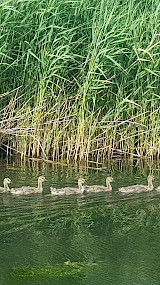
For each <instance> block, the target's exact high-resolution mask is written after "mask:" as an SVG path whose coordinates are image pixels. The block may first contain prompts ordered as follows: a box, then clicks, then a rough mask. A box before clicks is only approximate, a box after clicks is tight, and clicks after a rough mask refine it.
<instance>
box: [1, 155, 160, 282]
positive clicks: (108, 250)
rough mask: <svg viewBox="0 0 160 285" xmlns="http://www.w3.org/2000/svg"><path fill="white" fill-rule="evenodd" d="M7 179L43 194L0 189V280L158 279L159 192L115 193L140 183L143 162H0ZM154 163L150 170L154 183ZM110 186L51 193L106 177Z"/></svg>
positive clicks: (100, 181)
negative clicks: (104, 190)
mask: <svg viewBox="0 0 160 285" xmlns="http://www.w3.org/2000/svg"><path fill="white" fill-rule="evenodd" d="M0 169H1V176H0V181H1V184H2V180H3V178H4V177H10V178H11V180H12V187H16V186H22V185H32V186H34V185H36V183H37V182H36V181H37V177H38V176H39V175H44V176H45V177H46V181H45V182H44V194H42V195H28V196H17V197H15V196H11V195H9V194H7V195H4V194H1V195H0V243H1V246H0V284H1V285H10V284H12V285H14V284H15V285H17V284H22V285H23V284H25V285H27V284H34V285H36V284H40V285H41V284H43V285H44V284H52V285H53V284H54V285H58V284H60V285H67V284H68V285H69V284H70V285H72V284H74V285H75V284H77V285H83V284H85V285H91V284H95V285H97V284H100V285H103V284H104V285H106V284H112V285H128V284H129V285H152V284H153V285H156V284H157V285H159V280H160V268H159V264H160V194H157V193H156V192H155V191H153V192H152V193H148V194H146V193H144V194H139V195H138V194H137V195H128V196H127V195H126V196H125V195H120V194H119V193H118V191H117V190H118V187H120V186H125V185H130V184H135V183H144V184H146V177H147V175H148V174H149V172H150V170H151V168H150V166H145V167H141V165H140V166H139V164H138V165H135V164H133V163H132V164H128V165H119V164H118V163H117V162H116V163H115V162H112V163H110V164H109V165H106V166H103V167H99V168H97V167H89V168H86V167H73V166H71V167H67V166H64V167H62V166H51V165H46V164H36V163H31V164H29V165H19V164H18V163H15V162H14V163H11V162H10V163H7V162H6V161H3V162H1V163H0ZM158 169H159V168H158V167H157V168H156V167H155V168H154V170H153V171H152V173H153V174H154V176H155V181H154V184H155V186H157V185H160V181H158V175H159V170H158ZM107 175H112V176H113V177H114V183H113V193H112V194H110V193H108V194H104V193H98V194H87V195H79V196H72V197H52V196H51V195H50V193H49V188H50V186H51V185H52V186H56V187H61V186H64V185H65V186H76V183H77V178H78V177H79V176H83V177H84V178H85V179H86V181H87V184H88V185H91V184H102V185H105V177H106V176H107Z"/></svg>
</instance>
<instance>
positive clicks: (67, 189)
mask: <svg viewBox="0 0 160 285" xmlns="http://www.w3.org/2000/svg"><path fill="white" fill-rule="evenodd" d="M84 182H85V180H84V179H83V178H79V179H78V188H71V187H65V188H60V189H56V188H53V187H51V188H50V189H51V194H52V195H56V196H63V195H73V194H83V193H84V191H85V187H84V185H83V184H84Z"/></svg>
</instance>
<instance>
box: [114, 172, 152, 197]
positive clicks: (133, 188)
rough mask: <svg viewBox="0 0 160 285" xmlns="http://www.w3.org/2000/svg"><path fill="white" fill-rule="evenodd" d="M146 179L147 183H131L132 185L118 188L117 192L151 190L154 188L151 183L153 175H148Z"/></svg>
mask: <svg viewBox="0 0 160 285" xmlns="http://www.w3.org/2000/svg"><path fill="white" fill-rule="evenodd" d="M147 180H148V185H132V186H127V187H121V188H119V189H118V190H119V192H121V193H125V194H127V193H128V194H130V193H141V192H148V191H152V190H153V188H154V186H153V183H152V181H153V180H154V176H153V175H148V177H147Z"/></svg>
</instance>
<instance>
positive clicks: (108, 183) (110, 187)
mask: <svg viewBox="0 0 160 285" xmlns="http://www.w3.org/2000/svg"><path fill="white" fill-rule="evenodd" d="M106 187H107V188H108V189H109V190H112V186H111V184H110V182H109V181H107V180H106Z"/></svg>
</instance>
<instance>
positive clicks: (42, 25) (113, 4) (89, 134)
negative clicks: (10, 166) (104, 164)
mask: <svg viewBox="0 0 160 285" xmlns="http://www.w3.org/2000/svg"><path fill="white" fill-rule="evenodd" d="M159 30H160V5H159V2H158V0H152V1H151V0H147V1H140V2H139V1H136V0H135V1H133V0H125V1H120V0H116V1H113V0H111V1H108V0H101V1H97V0H94V1H93V0H92V1H91V0H87V1H84V0H79V1H62V0H57V1H51V0H38V1H37V0H33V1H29V0H26V1H22V0H19V1H16V2H15V1H13V0H8V1H4V0H2V1H1V4H0V31H1V35H0V82H1V84H0V93H1V94H6V95H5V96H4V97H3V96H2V98H1V101H0V104H1V105H0V106H1V113H0V115H1V127H0V128H1V137H3V140H2V141H3V144H4V145H7V148H8V149H13V151H16V152H19V153H20V154H21V158H24V157H26V156H29V157H40V158H44V159H52V160H60V159H61V160H67V161H68V162H69V161H70V160H76V161H77V160H83V159H85V160H89V159H93V160H97V161H99V160H102V159H103V160H104V159H106V158H107V157H115V156H117V155H120V156H121V155H122V156H129V157H155V156H156V157H159V144H160V141H159V128H160V127H159V119H160V118H159V117H160V116H159V99H160V96H159V90H160V89H159V85H160V84H159V83H160V69H159V66H160V56H159V55H160V33H159ZM16 88H19V89H18V90H19V91H18V92H17V93H16V92H15V91H13V92H11V91H12V90H15V89H16ZM8 91H9V92H11V93H10V94H8V95H7V92H8ZM13 102H14V103H13ZM8 106H10V108H11V110H10V114H9V115H6V114H7V112H8V108H9V107H8ZM6 119H7V120H8V121H7V122H9V123H7V124H4V122H5V120H6Z"/></svg>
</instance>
